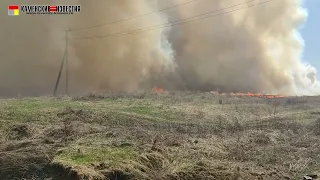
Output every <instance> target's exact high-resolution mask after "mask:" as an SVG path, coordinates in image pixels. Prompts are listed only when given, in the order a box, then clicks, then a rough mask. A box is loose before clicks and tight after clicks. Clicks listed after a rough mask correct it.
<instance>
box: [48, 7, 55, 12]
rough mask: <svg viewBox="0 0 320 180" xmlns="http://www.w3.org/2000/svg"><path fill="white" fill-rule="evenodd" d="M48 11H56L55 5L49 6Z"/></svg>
mask: <svg viewBox="0 0 320 180" xmlns="http://www.w3.org/2000/svg"><path fill="white" fill-rule="evenodd" d="M49 12H57V6H49Z"/></svg>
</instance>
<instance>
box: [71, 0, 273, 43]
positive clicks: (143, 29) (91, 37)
mask: <svg viewBox="0 0 320 180" xmlns="http://www.w3.org/2000/svg"><path fill="white" fill-rule="evenodd" d="M252 1H255V0H250V1H247V2H245V3H240V4H237V5H233V6H230V7H227V8H223V9H219V10H215V11H210V12H206V13H202V14H199V15H196V16H192V17H188V18H185V19H180V20H176V21H172V22H169V23H165V24H160V25H156V26H151V27H147V28H140V29H134V30H131V31H129V32H119V33H112V34H105V35H96V36H88V37H79V38H75V39H100V38H108V37H112V36H121V35H129V34H134V33H138V32H144V31H151V30H155V29H163V28H166V27H170V26H175V25H181V24H186V23H190V22H194V21H199V20H203V19H208V18H211V17H215V16H220V15H224V14H228V13H232V12H235V11H239V10H243V9H246V8H250V7H254V6H259V5H262V4H266V3H268V2H271V1H274V0H267V1H264V2H260V3H256V4H253V5H248V6H247V7H243V8H237V9H233V10H231V11H227V12H222V13H218V14H213V15H210V16H205V17H202V18H198V19H194V18H197V17H201V16H204V15H209V14H212V13H214V12H219V11H222V10H226V9H230V8H233V7H236V6H240V5H244V4H247V3H250V2H252ZM190 19H191V20H190ZM185 20H188V21H185Z"/></svg>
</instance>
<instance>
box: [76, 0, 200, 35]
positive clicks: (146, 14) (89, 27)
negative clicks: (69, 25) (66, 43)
mask: <svg viewBox="0 0 320 180" xmlns="http://www.w3.org/2000/svg"><path fill="white" fill-rule="evenodd" d="M195 1H198V0H191V1H187V2H184V3H181V4H177V5H174V6H170V7H166V8H163V9H159V10H157V11H153V12H149V13H145V14H140V15H137V16H133V17H129V18H125V19H120V20H116V21H113V22H108V23H103V24H97V25H93V26H86V27H81V28H73V29H71V31H80V30H85V29H92V28H97V27H101V26H108V25H111V24H116V23H120V22H124V21H128V20H132V19H136V18H140V17H143V16H148V15H151V14H155V13H158V12H162V11H166V10H170V9H173V8H177V7H179V6H184V5H186V4H190V3H192V2H195Z"/></svg>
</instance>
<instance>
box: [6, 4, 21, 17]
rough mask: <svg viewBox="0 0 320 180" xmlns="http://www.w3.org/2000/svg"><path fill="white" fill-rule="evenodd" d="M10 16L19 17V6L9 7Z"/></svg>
mask: <svg viewBox="0 0 320 180" xmlns="http://www.w3.org/2000/svg"><path fill="white" fill-rule="evenodd" d="M8 15H9V16H18V15H19V6H18V5H9V6H8Z"/></svg>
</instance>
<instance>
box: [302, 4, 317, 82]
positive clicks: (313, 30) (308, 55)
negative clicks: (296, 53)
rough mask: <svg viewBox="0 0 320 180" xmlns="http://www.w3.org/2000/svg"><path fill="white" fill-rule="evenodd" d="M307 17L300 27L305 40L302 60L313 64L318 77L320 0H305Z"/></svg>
mask: <svg viewBox="0 0 320 180" xmlns="http://www.w3.org/2000/svg"><path fill="white" fill-rule="evenodd" d="M305 7H306V8H307V9H308V14H309V17H308V19H307V22H306V24H305V25H304V27H303V28H302V29H301V34H302V37H303V39H304V41H305V48H304V55H303V60H304V61H307V62H309V63H310V64H311V65H313V66H315V67H316V68H317V70H318V77H319V78H320V35H319V33H320V0H305Z"/></svg>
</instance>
